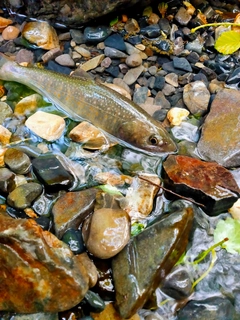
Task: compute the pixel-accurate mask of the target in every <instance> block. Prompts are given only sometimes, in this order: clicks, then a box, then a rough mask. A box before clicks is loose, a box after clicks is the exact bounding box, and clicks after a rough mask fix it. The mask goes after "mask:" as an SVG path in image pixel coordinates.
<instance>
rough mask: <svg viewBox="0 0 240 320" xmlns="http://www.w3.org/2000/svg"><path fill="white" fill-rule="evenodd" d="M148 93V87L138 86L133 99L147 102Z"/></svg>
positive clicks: (136, 101) (139, 102) (138, 101)
mask: <svg viewBox="0 0 240 320" xmlns="http://www.w3.org/2000/svg"><path fill="white" fill-rule="evenodd" d="M147 95H148V88H147V87H140V88H137V89H136V90H135V92H134V94H133V101H134V102H135V103H137V104H141V103H145V101H146V99H147Z"/></svg>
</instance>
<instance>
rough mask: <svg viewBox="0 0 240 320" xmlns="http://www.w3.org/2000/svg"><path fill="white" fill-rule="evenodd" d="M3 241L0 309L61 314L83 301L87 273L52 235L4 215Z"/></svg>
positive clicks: (0, 233) (0, 248) (29, 222)
mask: <svg viewBox="0 0 240 320" xmlns="http://www.w3.org/2000/svg"><path fill="white" fill-rule="evenodd" d="M0 239H1V240H0V243H1V245H0V263H1V271H0V282H1V284H2V285H1V286H0V310H6V311H11V312H17V313H37V312H60V311H64V310H67V309H70V308H72V307H73V306H75V305H77V304H78V303H79V302H80V301H81V300H82V299H83V297H84V295H85V293H86V292H87V290H88V288H89V286H88V283H89V279H88V276H87V271H86V270H85V267H84V266H83V265H82V263H81V260H80V261H79V258H78V256H74V255H73V253H72V252H71V250H70V249H69V248H68V246H67V245H66V244H64V243H63V242H62V241H59V240H58V239H57V238H56V237H55V236H54V235H53V234H52V233H50V232H48V231H43V230H42V228H41V227H40V226H39V225H37V224H36V222H35V221H34V220H32V219H13V218H11V217H9V216H8V215H7V214H6V213H4V212H1V213H0ZM9 279H11V281H9ZM19 292H21V294H19ZM29 297H31V298H29Z"/></svg>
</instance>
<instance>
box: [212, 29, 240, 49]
mask: <svg viewBox="0 0 240 320" xmlns="http://www.w3.org/2000/svg"><path fill="white" fill-rule="evenodd" d="M239 48H240V33H239V32H235V31H225V32H223V33H222V34H221V35H220V36H219V37H218V39H217V40H216V42H215V49H216V50H217V51H219V52H220V53H222V54H232V53H233V52H235V51H237V50H238V49H239Z"/></svg>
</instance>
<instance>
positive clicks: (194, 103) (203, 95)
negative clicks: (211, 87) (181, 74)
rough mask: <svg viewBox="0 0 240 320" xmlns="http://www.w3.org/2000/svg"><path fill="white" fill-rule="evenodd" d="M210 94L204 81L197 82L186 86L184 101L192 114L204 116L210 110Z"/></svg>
mask: <svg viewBox="0 0 240 320" xmlns="http://www.w3.org/2000/svg"><path fill="white" fill-rule="evenodd" d="M209 100H210V93H209V91H208V89H207V87H206V86H205V84H204V83H203V82H202V81H195V82H191V83H189V84H186V85H185V86H184V90H183V101H184V103H185V104H186V106H187V108H188V109H189V111H190V112H191V113H192V114H199V115H202V114H204V113H205V112H206V111H207V109H208V103H209Z"/></svg>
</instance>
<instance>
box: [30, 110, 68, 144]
mask: <svg viewBox="0 0 240 320" xmlns="http://www.w3.org/2000/svg"><path fill="white" fill-rule="evenodd" d="M25 125H26V126H27V127H28V128H29V129H30V130H31V131H33V132H34V133H35V134H36V135H38V136H39V137H41V138H43V139H45V140H47V141H54V140H57V139H59V138H60V137H61V135H62V134H63V131H64V130H65V121H64V119H63V117H61V116H59V115H56V114H52V113H48V112H44V111H37V112H36V113H34V114H33V115H31V116H30V117H29V118H28V119H27V121H26V122H25Z"/></svg>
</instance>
